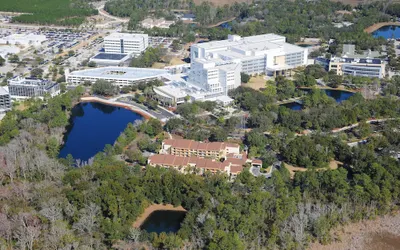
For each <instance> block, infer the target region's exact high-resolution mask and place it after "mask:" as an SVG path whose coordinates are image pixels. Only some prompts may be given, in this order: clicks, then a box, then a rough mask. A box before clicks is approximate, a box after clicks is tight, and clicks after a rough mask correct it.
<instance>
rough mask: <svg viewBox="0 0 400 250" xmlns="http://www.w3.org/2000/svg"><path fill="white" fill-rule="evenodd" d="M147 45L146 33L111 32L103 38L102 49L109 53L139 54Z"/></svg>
mask: <svg viewBox="0 0 400 250" xmlns="http://www.w3.org/2000/svg"><path fill="white" fill-rule="evenodd" d="M148 46H149V36H148V35H147V34H128V33H112V34H110V35H109V36H107V37H105V38H104V51H105V53H109V54H134V55H139V54H141V53H142V52H144V51H145V50H146V49H147V47H148Z"/></svg>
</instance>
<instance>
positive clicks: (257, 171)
mask: <svg viewBox="0 0 400 250" xmlns="http://www.w3.org/2000/svg"><path fill="white" fill-rule="evenodd" d="M281 164H282V163H281V162H280V161H278V162H274V163H273V164H272V166H271V170H270V171H269V173H265V174H264V173H261V171H260V168H259V167H250V173H251V174H252V175H254V176H256V177H257V176H264V177H265V178H271V177H272V172H274V171H275V170H276V168H278V167H280V166H281Z"/></svg>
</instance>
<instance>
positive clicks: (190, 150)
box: [160, 139, 240, 159]
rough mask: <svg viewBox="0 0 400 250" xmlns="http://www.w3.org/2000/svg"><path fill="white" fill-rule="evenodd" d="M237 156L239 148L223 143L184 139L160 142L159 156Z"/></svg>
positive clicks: (218, 157) (213, 157) (214, 157)
mask: <svg viewBox="0 0 400 250" xmlns="http://www.w3.org/2000/svg"><path fill="white" fill-rule="evenodd" d="M232 153H233V154H239V153H240V146H239V144H235V143H225V142H197V141H193V140H186V139H176V140H174V139H167V140H164V141H163V142H162V146H161V151H160V154H171V155H177V156H185V157H189V156H198V157H202V158H210V159H221V158H226V155H227V154H232Z"/></svg>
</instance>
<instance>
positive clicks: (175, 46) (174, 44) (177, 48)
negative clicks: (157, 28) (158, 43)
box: [172, 39, 182, 51]
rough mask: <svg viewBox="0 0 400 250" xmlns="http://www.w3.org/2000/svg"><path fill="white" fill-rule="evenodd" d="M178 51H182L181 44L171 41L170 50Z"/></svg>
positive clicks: (177, 41)
mask: <svg viewBox="0 0 400 250" xmlns="http://www.w3.org/2000/svg"><path fill="white" fill-rule="evenodd" d="M180 49H182V45H181V43H180V42H179V40H176V39H175V40H173V41H172V50H173V51H178V50H180Z"/></svg>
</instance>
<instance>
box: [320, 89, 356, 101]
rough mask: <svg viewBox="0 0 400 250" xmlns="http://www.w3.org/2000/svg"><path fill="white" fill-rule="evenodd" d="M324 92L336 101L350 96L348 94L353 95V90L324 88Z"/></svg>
mask: <svg viewBox="0 0 400 250" xmlns="http://www.w3.org/2000/svg"><path fill="white" fill-rule="evenodd" d="M324 91H325V93H326V94H327V95H328V96H330V97H332V98H333V99H335V101H336V102H343V101H345V100H347V99H349V98H350V96H352V95H354V93H353V92H348V91H342V90H335V89H325V90H324Z"/></svg>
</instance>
